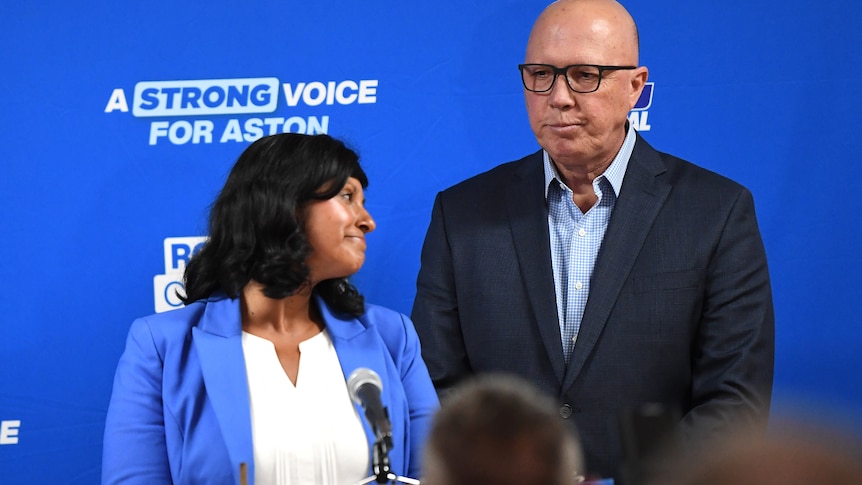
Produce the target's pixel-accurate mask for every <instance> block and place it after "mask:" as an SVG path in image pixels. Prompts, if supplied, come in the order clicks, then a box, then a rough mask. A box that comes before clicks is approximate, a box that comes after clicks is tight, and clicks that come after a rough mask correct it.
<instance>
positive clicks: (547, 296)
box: [506, 150, 565, 382]
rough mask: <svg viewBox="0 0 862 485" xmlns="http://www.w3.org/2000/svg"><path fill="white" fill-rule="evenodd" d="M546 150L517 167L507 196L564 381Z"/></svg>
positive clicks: (523, 262)
mask: <svg viewBox="0 0 862 485" xmlns="http://www.w3.org/2000/svg"><path fill="white" fill-rule="evenodd" d="M543 181H544V169H543V165H542V151H541V150H540V151H539V152H537V153H535V154H533V155H531V156H529V157H527V158H526V159H525V160H524V162H523V163H522V164H521V166H520V167H519V168H518V169H517V170H516V172H515V175H514V176H513V177H512V180H511V183H510V184H509V187H508V188H507V193H508V194H509V196H508V197H506V202H507V210H508V212H509V222H510V224H511V225H512V238H513V239H514V243H515V252H516V254H517V255H518V263H519V265H518V266H519V267H520V269H521V275H522V277H523V280H524V286H525V287H526V292H527V298H528V299H529V301H530V305H531V306H532V308H533V311H534V313H535V317H536V324H537V325H538V326H539V333H540V334H541V336H542V342H543V343H544V345H545V350H546V351H547V352H548V358H549V359H550V361H551V365H552V366H553V369H554V373H555V374H556V375H557V379H559V381H560V382H563V374H564V373H565V363H564V361H563V344H562V341H561V338H560V325H559V317H558V316H557V297H556V291H555V290H554V271H553V268H552V267H551V245H550V241H549V237H550V236H549V233H548V206H547V204H546V203H545V192H544V188H543V187H542V184H543Z"/></svg>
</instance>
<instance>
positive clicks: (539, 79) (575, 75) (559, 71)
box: [518, 64, 637, 93]
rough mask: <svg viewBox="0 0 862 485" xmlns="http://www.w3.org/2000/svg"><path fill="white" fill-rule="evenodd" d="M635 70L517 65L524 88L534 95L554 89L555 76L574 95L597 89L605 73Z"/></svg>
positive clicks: (590, 65)
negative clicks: (562, 81) (563, 81)
mask: <svg viewBox="0 0 862 485" xmlns="http://www.w3.org/2000/svg"><path fill="white" fill-rule="evenodd" d="M631 69H637V66H597V65H595V64H572V65H571V66H566V67H556V66H552V65H550V64H518V70H520V71H521V81H523V82H524V88H526V89H527V91H532V92H534V93H546V92H548V91H550V90H551V88H553V87H554V82H555V81H556V80H557V76H559V75H562V76H564V77H565V78H566V84H568V85H569V89H571V90H572V91H574V92H576V93H592V92H594V91H597V90H598V89H599V84H601V82H602V74H604V72H605V71H623V70H626V71H627V70H631Z"/></svg>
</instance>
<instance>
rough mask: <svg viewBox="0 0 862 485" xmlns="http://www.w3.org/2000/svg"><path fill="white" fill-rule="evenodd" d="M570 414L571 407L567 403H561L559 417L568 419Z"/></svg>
mask: <svg viewBox="0 0 862 485" xmlns="http://www.w3.org/2000/svg"><path fill="white" fill-rule="evenodd" d="M571 416H572V407H571V406H569V405H568V404H563V405H562V406H560V417H561V418H563V419H569V417H571Z"/></svg>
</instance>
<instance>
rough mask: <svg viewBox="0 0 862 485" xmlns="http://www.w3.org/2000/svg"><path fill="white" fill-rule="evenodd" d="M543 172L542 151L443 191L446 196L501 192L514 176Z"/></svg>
mask: <svg viewBox="0 0 862 485" xmlns="http://www.w3.org/2000/svg"><path fill="white" fill-rule="evenodd" d="M533 172H535V173H538V174H541V173H543V172H542V150H539V151H537V152H533V153H531V154H529V155H527V156H525V157H523V158H520V159H518V160H513V161H509V162H504V163H501V164H499V165H497V166H495V167H493V168H491V169H489V170H487V171H485V172H482V173H479V174H477V175H473V176H472V177H470V178H467V179H465V180H462V181H461V182H458V183H456V184H454V185H452V186H451V187H449V188H447V189H445V190H443V194H445V195H446V196H455V195H459V194H471V195H472V194H476V193H477V192H482V191H485V190H500V184H503V183H506V182H507V181H508V180H509V179H510V178H511V177H513V176H528V175H529V174H530V173H533Z"/></svg>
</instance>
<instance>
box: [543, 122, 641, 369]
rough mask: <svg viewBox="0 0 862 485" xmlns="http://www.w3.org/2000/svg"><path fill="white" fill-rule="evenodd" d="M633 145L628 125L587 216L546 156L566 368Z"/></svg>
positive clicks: (599, 179)
mask: <svg viewBox="0 0 862 485" xmlns="http://www.w3.org/2000/svg"><path fill="white" fill-rule="evenodd" d="M635 139H636V136H635V130H634V128H633V127H632V124H631V123H628V132H627V133H626V138H625V141H623V146H622V147H621V148H620V151H619V152H618V153H617V155H616V157H614V159H613V161H612V162H611V164H610V165H609V166H608V168H607V170H605V171H604V173H602V174H601V175H599V176H598V177H596V178H595V180H593V190H594V191H595V194H596V196H597V197H598V201H597V202H596V203H595V205H593V207H591V208H590V209H589V210H588V211H587V212H586V213H582V212H581V209H580V208H579V207H578V206H577V205H575V203H574V200H573V194H572V190H571V189H569V188H568V187H567V186H566V185H565V184H563V182H562V180H561V178H560V176H559V174H558V172H557V169H556V167H555V166H554V164H553V163H551V158H550V156H549V155H548V152H544V161H545V199H546V201H547V203H548V230H549V232H550V235H551V264H552V266H553V269H554V288H555V289H556V292H557V318H558V319H559V322H560V337H561V338H562V341H563V348H562V351H563V358H564V359H565V361H566V365H568V364H569V360H570V359H571V355H572V351H573V350H574V348H575V342H576V341H577V339H578V330H580V327H581V319H582V318H583V316H584V307H585V306H586V305H587V298H588V297H589V295H590V279H591V278H592V275H593V267H594V266H595V264H596V257H597V256H598V254H599V248H600V247H601V245H602V239H604V237H605V230H606V229H607V227H608V221H609V220H610V218H611V212H613V210H614V204H615V203H616V200H617V196H618V194H619V193H620V189H622V185H623V177H624V176H625V173H626V167H628V164H629V158H630V157H631V154H632V149H633V148H634V146H635Z"/></svg>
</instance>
